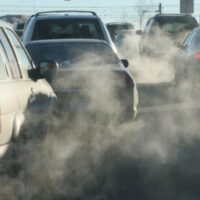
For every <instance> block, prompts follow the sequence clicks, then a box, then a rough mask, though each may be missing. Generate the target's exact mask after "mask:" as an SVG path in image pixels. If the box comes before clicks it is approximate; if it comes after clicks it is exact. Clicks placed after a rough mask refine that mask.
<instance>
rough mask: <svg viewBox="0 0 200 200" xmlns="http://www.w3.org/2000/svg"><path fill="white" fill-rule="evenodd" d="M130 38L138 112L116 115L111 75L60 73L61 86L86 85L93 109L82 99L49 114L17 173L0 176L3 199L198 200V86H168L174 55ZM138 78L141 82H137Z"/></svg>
mask: <svg viewBox="0 0 200 200" xmlns="http://www.w3.org/2000/svg"><path fill="white" fill-rule="evenodd" d="M132 37H133V38H131V39H129V43H128V44H129V45H131V47H127V48H132V49H134V51H129V53H130V55H127V54H126V56H129V60H130V69H131V71H132V72H133V75H134V76H135V77H136V80H137V78H138V79H139V80H140V81H138V88H139V92H141V94H142V96H141V95H140V98H145V101H144V100H142V99H140V100H141V101H142V102H144V104H143V105H140V106H139V115H138V118H137V119H136V120H135V121H134V122H133V121H129V122H125V123H119V122H118V120H117V119H116V120H115V119H114V120H113V116H115V114H116V113H115V112H116V110H117V112H120V109H121V105H120V102H119V101H118V100H117V99H116V94H117V92H118V91H116V90H118V88H119V87H120V86H121V84H122V83H120V81H118V80H117V77H116V75H115V74H113V73H110V72H109V73H102V72H101V73H102V74H101V76H99V75H98V76H92V77H91V76H90V79H88V76H86V75H87V73H81V74H79V75H73V76H71V78H70V77H68V79H67V81H66V80H65V78H64V77H63V79H60V81H59V83H57V84H58V85H57V86H59V87H62V86H63V87H66V86H67V85H68V81H69V83H70V84H71V83H72V82H73V81H74V80H75V82H76V83H77V84H79V82H77V80H81V82H80V84H81V86H85V85H87V86H89V90H86V91H85V92H86V99H87V100H88V101H89V102H90V103H89V107H88V109H89V111H90V112H87V110H86V109H84V108H85V107H84V106H83V107H81V108H80V109H79V110H78V112H77V113H76V114H75V115H74V114H73V113H72V112H71V111H70V112H66V111H64V110H63V112H62V113H61V114H60V115H59V117H58V118H55V119H52V118H51V120H50V121H48V119H47V121H48V122H49V126H50V127H52V124H53V125H55V127H54V129H51V128H50V129H49V131H48V133H47V135H46V136H45V138H44V139H43V140H42V142H37V140H36V142H35V141H30V142H29V143H27V144H24V146H23V148H22V154H21V156H20V158H18V159H19V163H20V164H21V165H20V167H19V169H18V170H17V173H16V175H13V174H11V175H10V174H5V176H2V177H1V181H0V196H1V199H6V200H7V199H11V200H18V199H20V200H21V199H26V200H33V199H37V200H43V199H45V200H46V199H49V200H51V199H56V200H63V199H66V200H82V199H83V200H122V199H123V200H133V199H137V200H146V199H148V200H155V199H164V200H165V199H166V200H168V199H174V200H175V199H176V200H177V199H181V200H187V199H191V200H197V199H199V196H200V192H199V186H200V179H199V177H200V172H199V167H200V162H199V160H200V154H199V152H200V151H199V149H200V137H199V126H200V125H199V120H198V118H199V114H200V113H199V105H200V104H198V101H197V100H198V98H197V99H195V98H194V97H197V96H196V93H195V88H191V86H190V85H189V84H188V83H187V81H186V83H184V84H183V85H182V86H180V87H178V88H175V87H174V86H173V84H172V85H171V82H172V81H171V80H173V67H172V65H171V63H172V61H169V60H168V58H166V60H164V61H163V60H162V61H159V59H158V60H157V59H152V58H148V57H141V56H140V55H139V54H138V49H137V47H138V46H137V42H136V41H138V38H137V36H132ZM132 45H133V47H132ZM163 45H164V44H163ZM172 49H173V50H172V51H171V52H172V53H171V56H170V57H169V58H172V56H173V55H174V48H172ZM123 52H125V51H123ZM168 53H170V51H169V49H168ZM87 64H88V62H87ZM171 69H172V72H171ZM85 72H87V70H86V71H85ZM165 75H166V77H165ZM85 76H86V77H87V78H86V77H85ZM163 79H164V82H165V83H166V82H167V81H168V82H169V85H170V89H167V90H166V92H169V93H168V95H170V97H169V98H170V100H169V101H167V100H166V98H165V97H166V96H168V95H166V96H165V95H164V93H163V90H165V89H166V87H165V86H161V87H160V86H159V87H158V86H157V84H158V83H160V82H162V80H163ZM166 80H167V81H166ZM142 81H144V83H145V84H141V85H140V83H142ZM168 82H167V83H168ZM148 83H153V86H154V87H156V89H155V88H154V87H152V84H150V85H151V87H150V89H149V87H148ZM78 86H79V85H78ZM70 87H71V85H70ZM146 87H147V88H146ZM157 87H158V88H157ZM171 87H173V88H171ZM196 89H197V88H196ZM141 90H142V91H141ZM152 90H153V91H154V96H152V94H151V91H152ZM144 91H145V92H144ZM162 95H164V96H162ZM177 96H178V97H177ZM84 97H85V96H84ZM163 97H164V98H163ZM180 99H181V100H184V101H183V102H182V101H180ZM152 101H153V102H152ZM166 101H167V103H166ZM169 102H170V104H169ZM145 103H146V104H145ZM169 105H170V106H169ZM113 108H115V109H113ZM144 108H145V109H144ZM105 111H106V113H105ZM140 111H141V113H140ZM99 113H101V114H99ZM107 113H109V114H110V115H108V114H107ZM72 116H73V117H72ZM55 130H56V131H55ZM30 131H31V130H30Z"/></svg>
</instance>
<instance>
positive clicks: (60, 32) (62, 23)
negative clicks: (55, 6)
mask: <svg viewBox="0 0 200 200" xmlns="http://www.w3.org/2000/svg"><path fill="white" fill-rule="evenodd" d="M62 38H93V39H104V38H103V33H102V31H101V28H100V25H99V23H98V21H97V20H95V19H77V18H76V19H48V20H38V21H37V22H36V26H35V29H34V32H33V36H32V40H44V39H62Z"/></svg>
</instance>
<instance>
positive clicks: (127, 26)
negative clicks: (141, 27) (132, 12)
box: [106, 22, 134, 42]
mask: <svg viewBox="0 0 200 200" xmlns="http://www.w3.org/2000/svg"><path fill="white" fill-rule="evenodd" d="M106 26H107V29H108V31H109V33H110V35H111V38H112V40H113V41H114V42H115V39H116V35H117V34H118V32H119V31H125V30H134V25H133V24H132V23H130V22H110V23H107V24H106Z"/></svg>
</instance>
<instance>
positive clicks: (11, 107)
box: [0, 22, 56, 169]
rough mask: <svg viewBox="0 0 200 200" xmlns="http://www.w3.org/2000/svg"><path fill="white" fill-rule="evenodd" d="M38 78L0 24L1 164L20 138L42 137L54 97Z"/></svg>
mask: <svg viewBox="0 0 200 200" xmlns="http://www.w3.org/2000/svg"><path fill="white" fill-rule="evenodd" d="M40 75H41V74H40V73H39V71H38V70H37V69H36V68H35V65H34V64H33V61H32V59H31V57H30V56H29V54H28V52H27V51H26V49H25V48H24V46H23V44H22V43H21V41H20V39H19V38H18V37H17V35H16V34H15V32H14V31H13V30H12V28H11V27H10V26H9V25H7V24H6V23H4V22H0V91H1V94H0V124H1V125H0V159H1V161H2V160H3V158H5V157H6V155H7V153H8V152H10V149H12V147H13V146H15V145H14V144H17V141H19V139H20V138H22V137H23V138H34V137H38V141H39V137H40V136H42V135H43V131H44V130H43V128H44V126H45V121H44V118H43V117H45V114H47V115H48V116H49V115H50V116H51V114H52V113H51V112H50V110H52V109H53V107H54V105H55V103H56V95H55V93H54V91H53V89H52V87H51V86H50V85H49V84H48V82H47V81H46V80H45V79H44V78H42V76H40ZM40 125H41V126H40ZM43 125H44V126H43ZM0 163H1V164H2V162H0ZM0 169H1V167H0Z"/></svg>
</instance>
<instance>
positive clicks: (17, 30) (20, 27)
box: [13, 22, 25, 38]
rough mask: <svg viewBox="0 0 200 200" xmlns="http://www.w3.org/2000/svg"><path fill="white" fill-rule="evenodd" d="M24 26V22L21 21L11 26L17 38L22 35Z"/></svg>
mask: <svg viewBox="0 0 200 200" xmlns="http://www.w3.org/2000/svg"><path fill="white" fill-rule="evenodd" d="M24 26H25V22H22V23H17V24H16V25H15V26H14V28H13V29H14V31H15V33H16V34H17V35H18V37H19V38H21V37H22V34H23V29H24Z"/></svg>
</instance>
